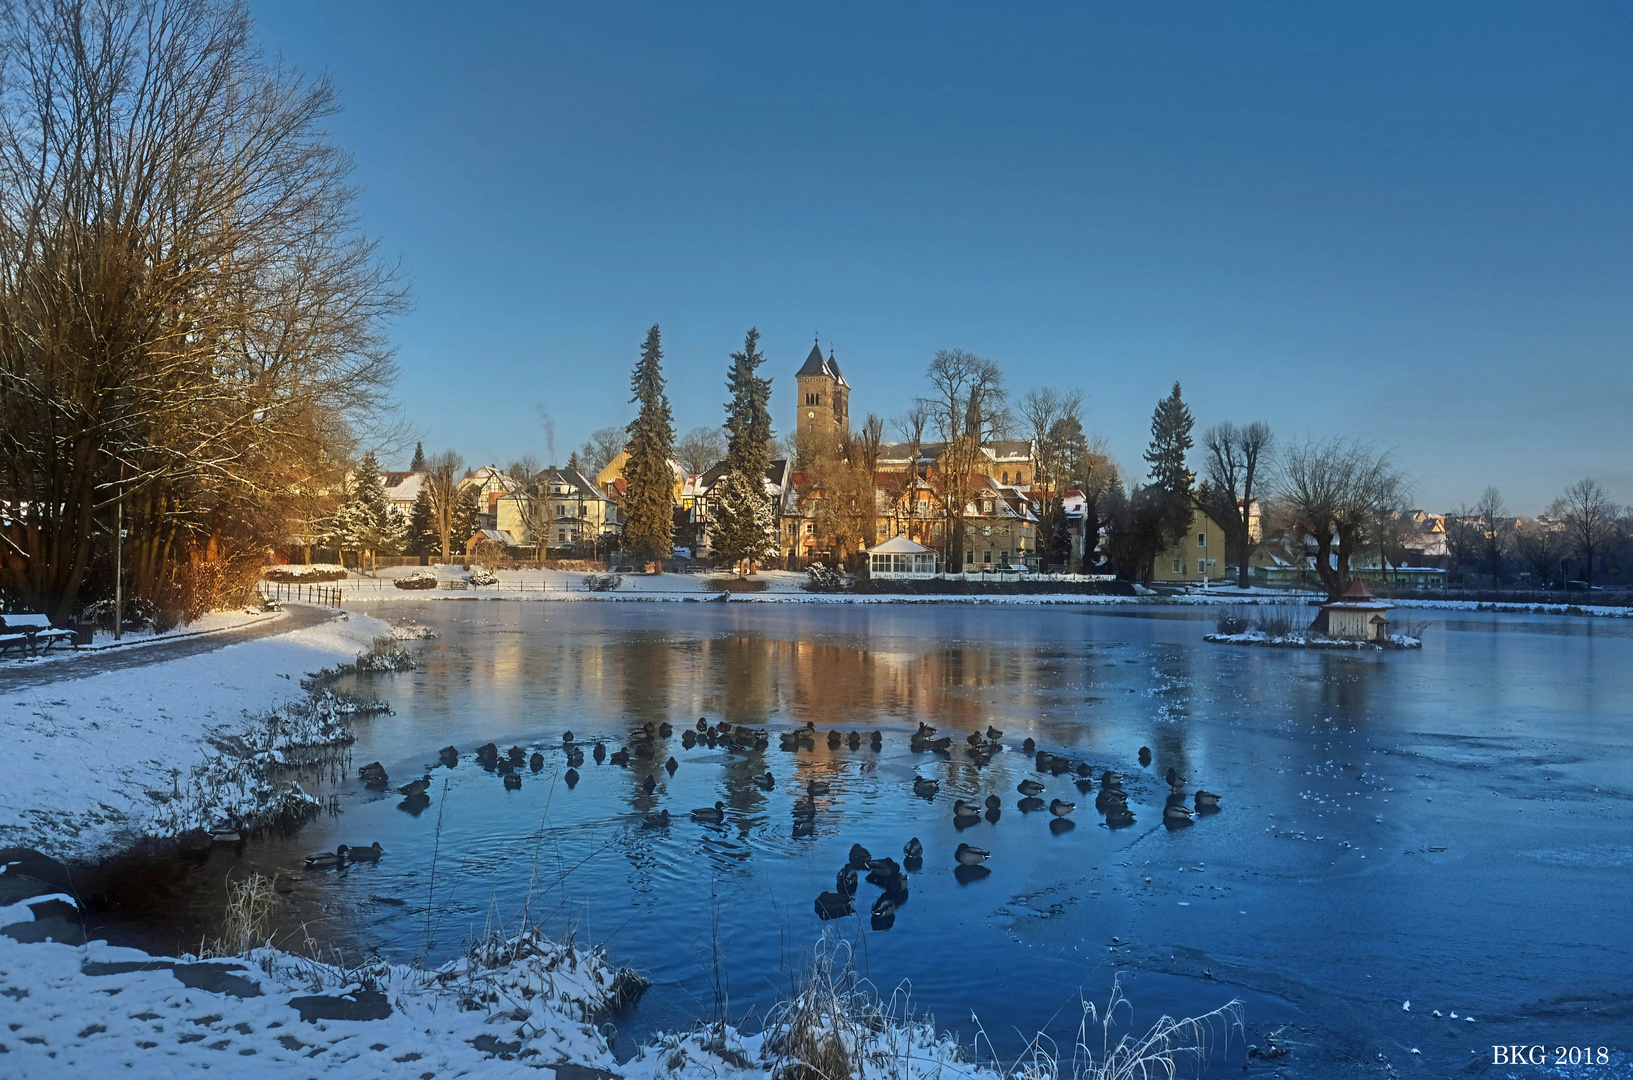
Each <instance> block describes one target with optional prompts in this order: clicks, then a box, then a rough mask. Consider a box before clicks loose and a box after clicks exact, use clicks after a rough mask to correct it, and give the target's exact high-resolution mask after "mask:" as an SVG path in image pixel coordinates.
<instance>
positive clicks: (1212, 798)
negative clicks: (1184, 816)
mask: <svg viewBox="0 0 1633 1080" xmlns="http://www.w3.org/2000/svg"><path fill="white" fill-rule="evenodd" d="M1206 806H1212V807H1215V808H1217V807H1218V806H1219V796H1217V795H1215V794H1214V793H1213V792H1211V791H1198V792H1197V793H1196V808H1197V809H1198V810H1201V809H1202V808H1203V807H1206Z"/></svg>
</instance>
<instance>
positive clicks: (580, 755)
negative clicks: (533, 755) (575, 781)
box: [540, 746, 584, 769]
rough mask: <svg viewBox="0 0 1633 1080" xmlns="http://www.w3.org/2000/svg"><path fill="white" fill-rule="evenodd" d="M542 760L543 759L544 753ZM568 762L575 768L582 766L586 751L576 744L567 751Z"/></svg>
mask: <svg viewBox="0 0 1633 1080" xmlns="http://www.w3.org/2000/svg"><path fill="white" fill-rule="evenodd" d="M540 760H541V761H542V760H543V757H542V755H541V757H540ZM567 764H569V765H571V766H572V767H573V768H575V769H576V768H579V767H580V766H582V765H583V764H584V751H582V750H580V749H578V748H577V747H576V746H575V747H574V748H573V749H571V750H569V751H568V752H567Z"/></svg>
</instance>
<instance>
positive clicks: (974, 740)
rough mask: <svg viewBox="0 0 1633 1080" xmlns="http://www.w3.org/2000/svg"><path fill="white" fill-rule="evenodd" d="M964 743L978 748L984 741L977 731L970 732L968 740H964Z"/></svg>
mask: <svg viewBox="0 0 1633 1080" xmlns="http://www.w3.org/2000/svg"><path fill="white" fill-rule="evenodd" d="M964 741H965V742H967V743H969V744H970V745H971V746H980V745H981V744H982V743H984V742H986V740H985V739H983V738H982V737H981V733H980V732H979V731H972V732H970V734H969V738H967V739H965V740H964Z"/></svg>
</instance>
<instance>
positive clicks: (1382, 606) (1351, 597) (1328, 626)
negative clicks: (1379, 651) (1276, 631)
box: [1310, 581, 1390, 641]
mask: <svg viewBox="0 0 1633 1080" xmlns="http://www.w3.org/2000/svg"><path fill="white" fill-rule="evenodd" d="M1389 611H1390V605H1388V604H1386V603H1384V602H1383V601H1382V600H1379V599H1377V598H1376V597H1374V596H1373V595H1372V593H1371V592H1369V591H1368V590H1367V587H1366V583H1365V582H1362V581H1355V582H1353V583H1352V584H1351V585H1350V587H1349V589H1348V591H1346V592H1345V593H1344V595H1343V596H1341V597H1339V598H1338V599H1337V600H1334V601H1332V602H1331V603H1328V604H1322V605H1321V611H1320V612H1319V613H1318V614H1317V615H1316V617H1315V622H1313V623H1311V624H1310V629H1312V630H1316V631H1319V632H1321V633H1323V634H1326V635H1327V636H1328V637H1334V638H1343V639H1345V640H1348V641H1387V640H1389Z"/></svg>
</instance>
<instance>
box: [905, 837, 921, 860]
mask: <svg viewBox="0 0 1633 1080" xmlns="http://www.w3.org/2000/svg"><path fill="white" fill-rule="evenodd" d="M902 854H903V855H904V856H905V857H907V858H909V859H922V858H924V845H923V844H921V843H919V838H918V837H916V836H915V837H913V839H911V840H909V841H908V842H907V843H906V844H904V845H902Z"/></svg>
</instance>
